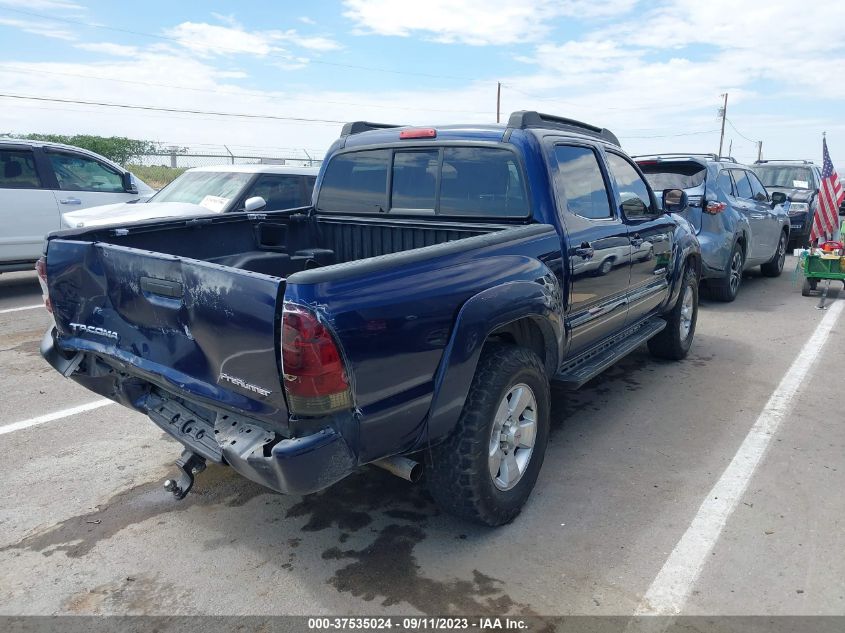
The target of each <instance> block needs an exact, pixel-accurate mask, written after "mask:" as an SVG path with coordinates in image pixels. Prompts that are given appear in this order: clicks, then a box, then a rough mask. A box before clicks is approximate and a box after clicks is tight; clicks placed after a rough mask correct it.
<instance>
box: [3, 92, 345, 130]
mask: <svg viewBox="0 0 845 633" xmlns="http://www.w3.org/2000/svg"><path fill="white" fill-rule="evenodd" d="M0 97H3V98H6V99H25V100H30V101H49V102H53V103H73V104H79V105H92V106H100V107H104V108H124V109H127V110H151V111H154V112H174V113H178V114H201V115H206V116H219V117H237V118H243V119H269V120H273V121H293V122H296V123H346V121H337V120H335V119H308V118H305V117H291V116H277V115H273V114H249V113H243V112H215V111H213V110H187V109H180V108H163V107H158V106H146V105H132V104H127V103H107V102H104V101H82V100H80V99H59V98H57V97H35V96H31V95H14V94H5V93H0Z"/></svg>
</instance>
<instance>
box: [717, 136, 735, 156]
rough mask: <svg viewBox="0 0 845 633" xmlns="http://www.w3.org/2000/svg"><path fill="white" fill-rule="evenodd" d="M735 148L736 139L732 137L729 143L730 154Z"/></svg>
mask: <svg viewBox="0 0 845 633" xmlns="http://www.w3.org/2000/svg"><path fill="white" fill-rule="evenodd" d="M733 149H734V140H733V139H731V142H730V143H728V156H730V155H731V152H733ZM719 158H721V156H720V157H719Z"/></svg>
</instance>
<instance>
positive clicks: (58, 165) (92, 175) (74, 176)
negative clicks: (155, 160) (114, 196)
mask: <svg viewBox="0 0 845 633" xmlns="http://www.w3.org/2000/svg"><path fill="white" fill-rule="evenodd" d="M47 156H49V158H50V164H51V165H52V166H53V171H54V172H55V173H56V180H58V181H59V189H62V190H63V191H100V192H107V193H123V179H122V178H121V175H120V174H119V173H117V172H116V171H114V170H113V169H109V168H108V167H106V166H105V165H103V164H102V163H100V162H97V161H96V160H94V159H92V158H88V157H87V156H81V155H79V154H65V153H59V152H48V153H47Z"/></svg>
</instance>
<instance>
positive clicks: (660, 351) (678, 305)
mask: <svg viewBox="0 0 845 633" xmlns="http://www.w3.org/2000/svg"><path fill="white" fill-rule="evenodd" d="M687 290H689V291H690V292H691V293H692V317H691V318H692V324H691V325H690V327H689V332H688V334H687V335H686V336H682V335H681V319H682V317H683V314H682V311H683V303H684V293H685V292H687ZM663 318H664V319H666V327H665V328H664V329H663V330H661V331H660V333H659V334H657V335H656V336H653V337H652V338H650V339H649V341H648V351H649V352H651V354H652V356H656V357H657V358H665V359H668V360H681V359H683V358H686V355H687V353H688V352H689V349H690V346H691V345H692V340H693V338H694V337H695V324H696V322H697V321H698V275H696V272H695V268H694V267H693V266H691V265H687V268H686V270H685V271H684V278H683V283H682V285H681V290H680V292H679V293H678V300H677V302H675V306H674V307H673V308H672V310H671V311H670V312H669V313H668V314H666V315H665V316H664V317H663Z"/></svg>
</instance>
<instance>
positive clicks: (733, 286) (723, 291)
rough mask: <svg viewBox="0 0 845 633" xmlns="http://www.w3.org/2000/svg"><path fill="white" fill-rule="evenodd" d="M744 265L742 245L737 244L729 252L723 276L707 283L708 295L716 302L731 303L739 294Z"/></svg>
mask: <svg viewBox="0 0 845 633" xmlns="http://www.w3.org/2000/svg"><path fill="white" fill-rule="evenodd" d="M744 264H745V257H744V256H743V254H742V245H741V244H740V243H739V242H737V243H736V244H734V247H733V250H731V256H730V257H729V258H728V265H727V266H726V267H725V274H724V275H723V276H722V277H720V278H718V279H711V280H710V281H709V282H708V287H709V289H710V295H711V296H712V297H713V298H714V299H716V300H718V301H733V300H734V299H736V295H737V294H738V293H739V286H740V284H742V269H743V266H744Z"/></svg>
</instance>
